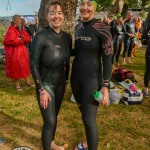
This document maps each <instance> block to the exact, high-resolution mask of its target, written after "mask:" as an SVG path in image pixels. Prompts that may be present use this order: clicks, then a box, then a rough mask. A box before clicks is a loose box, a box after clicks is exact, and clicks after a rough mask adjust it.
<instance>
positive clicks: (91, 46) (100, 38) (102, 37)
mask: <svg viewBox="0 0 150 150" xmlns="http://www.w3.org/2000/svg"><path fill="white" fill-rule="evenodd" d="M96 4H97V3H96V1H93V0H81V1H80V2H79V11H80V15H81V17H82V20H83V22H82V23H80V25H78V27H77V28H76V31H75V58H74V61H73V65H72V73H71V88H72V92H73V95H74V98H75V100H76V102H77V104H78V107H79V110H80V112H81V115H82V121H83V124H84V127H85V132H86V140H87V143H79V144H77V146H75V148H74V150H84V149H87V148H88V150H97V148H98V130H97V125H96V115H97V111H98V106H99V102H97V101H96V100H95V99H94V98H93V97H92V93H93V92H94V91H96V90H98V91H101V93H102V94H103V100H102V102H101V104H102V105H108V103H109V101H108V95H109V90H108V86H109V79H110V76H111V71H112V37H111V33H110V30H109V28H108V26H107V25H106V24H105V23H103V22H101V21H99V19H95V17H94V13H95V10H96ZM101 60H102V61H101ZM102 68H103V69H102ZM77 115H78V114H77ZM78 116H79V115H78Z"/></svg>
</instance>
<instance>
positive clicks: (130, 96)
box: [119, 79, 143, 105]
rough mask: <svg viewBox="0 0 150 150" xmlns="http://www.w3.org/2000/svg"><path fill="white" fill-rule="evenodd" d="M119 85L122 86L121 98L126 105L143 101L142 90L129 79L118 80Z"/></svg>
mask: <svg viewBox="0 0 150 150" xmlns="http://www.w3.org/2000/svg"><path fill="white" fill-rule="evenodd" d="M119 85H120V86H122V87H123V88H124V92H123V97H122V100H123V102H124V103H125V104H126V105H134V104H141V103H142V102H143V93H142V90H141V89H140V88H139V87H137V86H136V85H135V84H134V83H132V82H131V80H129V79H126V80H125V81H122V82H119Z"/></svg>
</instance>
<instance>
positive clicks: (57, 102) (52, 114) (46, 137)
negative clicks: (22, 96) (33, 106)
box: [37, 84, 65, 150]
mask: <svg viewBox="0 0 150 150" xmlns="http://www.w3.org/2000/svg"><path fill="white" fill-rule="evenodd" d="M44 87H45V89H46V90H47V92H48V93H49V94H50V95H51V91H52V92H53V93H54V94H55V98H53V99H52V101H51V102H48V107H47V108H46V109H43V108H42V107H41V105H40V93H39V91H38V90H37V98H38V103H39V107H40V110H41V114H42V117H43V122H44V124H43V129H42V144H43V150H50V144H51V141H53V140H54V135H55V131H56V126H57V115H58V113H59V110H60V106H61V103H62V100H63V96H64V91H65V84H63V85H61V86H60V87H56V86H49V85H45V86H44ZM49 89H50V90H51V91H50V90H49ZM51 97H52V96H51Z"/></svg>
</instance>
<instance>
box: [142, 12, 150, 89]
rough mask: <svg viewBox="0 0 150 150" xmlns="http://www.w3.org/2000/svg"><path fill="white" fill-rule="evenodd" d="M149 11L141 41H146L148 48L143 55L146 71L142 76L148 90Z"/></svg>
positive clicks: (149, 75)
mask: <svg viewBox="0 0 150 150" xmlns="http://www.w3.org/2000/svg"><path fill="white" fill-rule="evenodd" d="M149 33H150V10H149V13H148V16H147V19H146V21H145V24H144V27H143V39H148V46H147V49H146V53H145V60H146V69H145V74H144V86H145V87H146V88H148V86H149V81H150V34H149Z"/></svg>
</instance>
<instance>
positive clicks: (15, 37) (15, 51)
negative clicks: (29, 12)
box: [3, 26, 30, 79]
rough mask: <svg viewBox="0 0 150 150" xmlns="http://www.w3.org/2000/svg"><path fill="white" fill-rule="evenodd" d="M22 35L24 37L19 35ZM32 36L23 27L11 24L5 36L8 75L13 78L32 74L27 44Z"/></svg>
mask: <svg viewBox="0 0 150 150" xmlns="http://www.w3.org/2000/svg"><path fill="white" fill-rule="evenodd" d="M20 36H22V39H20V38H19V37H20ZM29 42H30V36H29V35H28V33H27V32H26V31H25V30H24V29H22V30H21V31H19V29H18V28H17V27H14V26H10V27H9V29H8V31H7V33H6V35H5V37H4V42H3V43H4V46H5V51H6V76H7V77H8V78H12V79H20V78H27V77H28V76H29V74H30V65H29V55H28V49H27V47H26V44H28V43H29Z"/></svg>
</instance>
